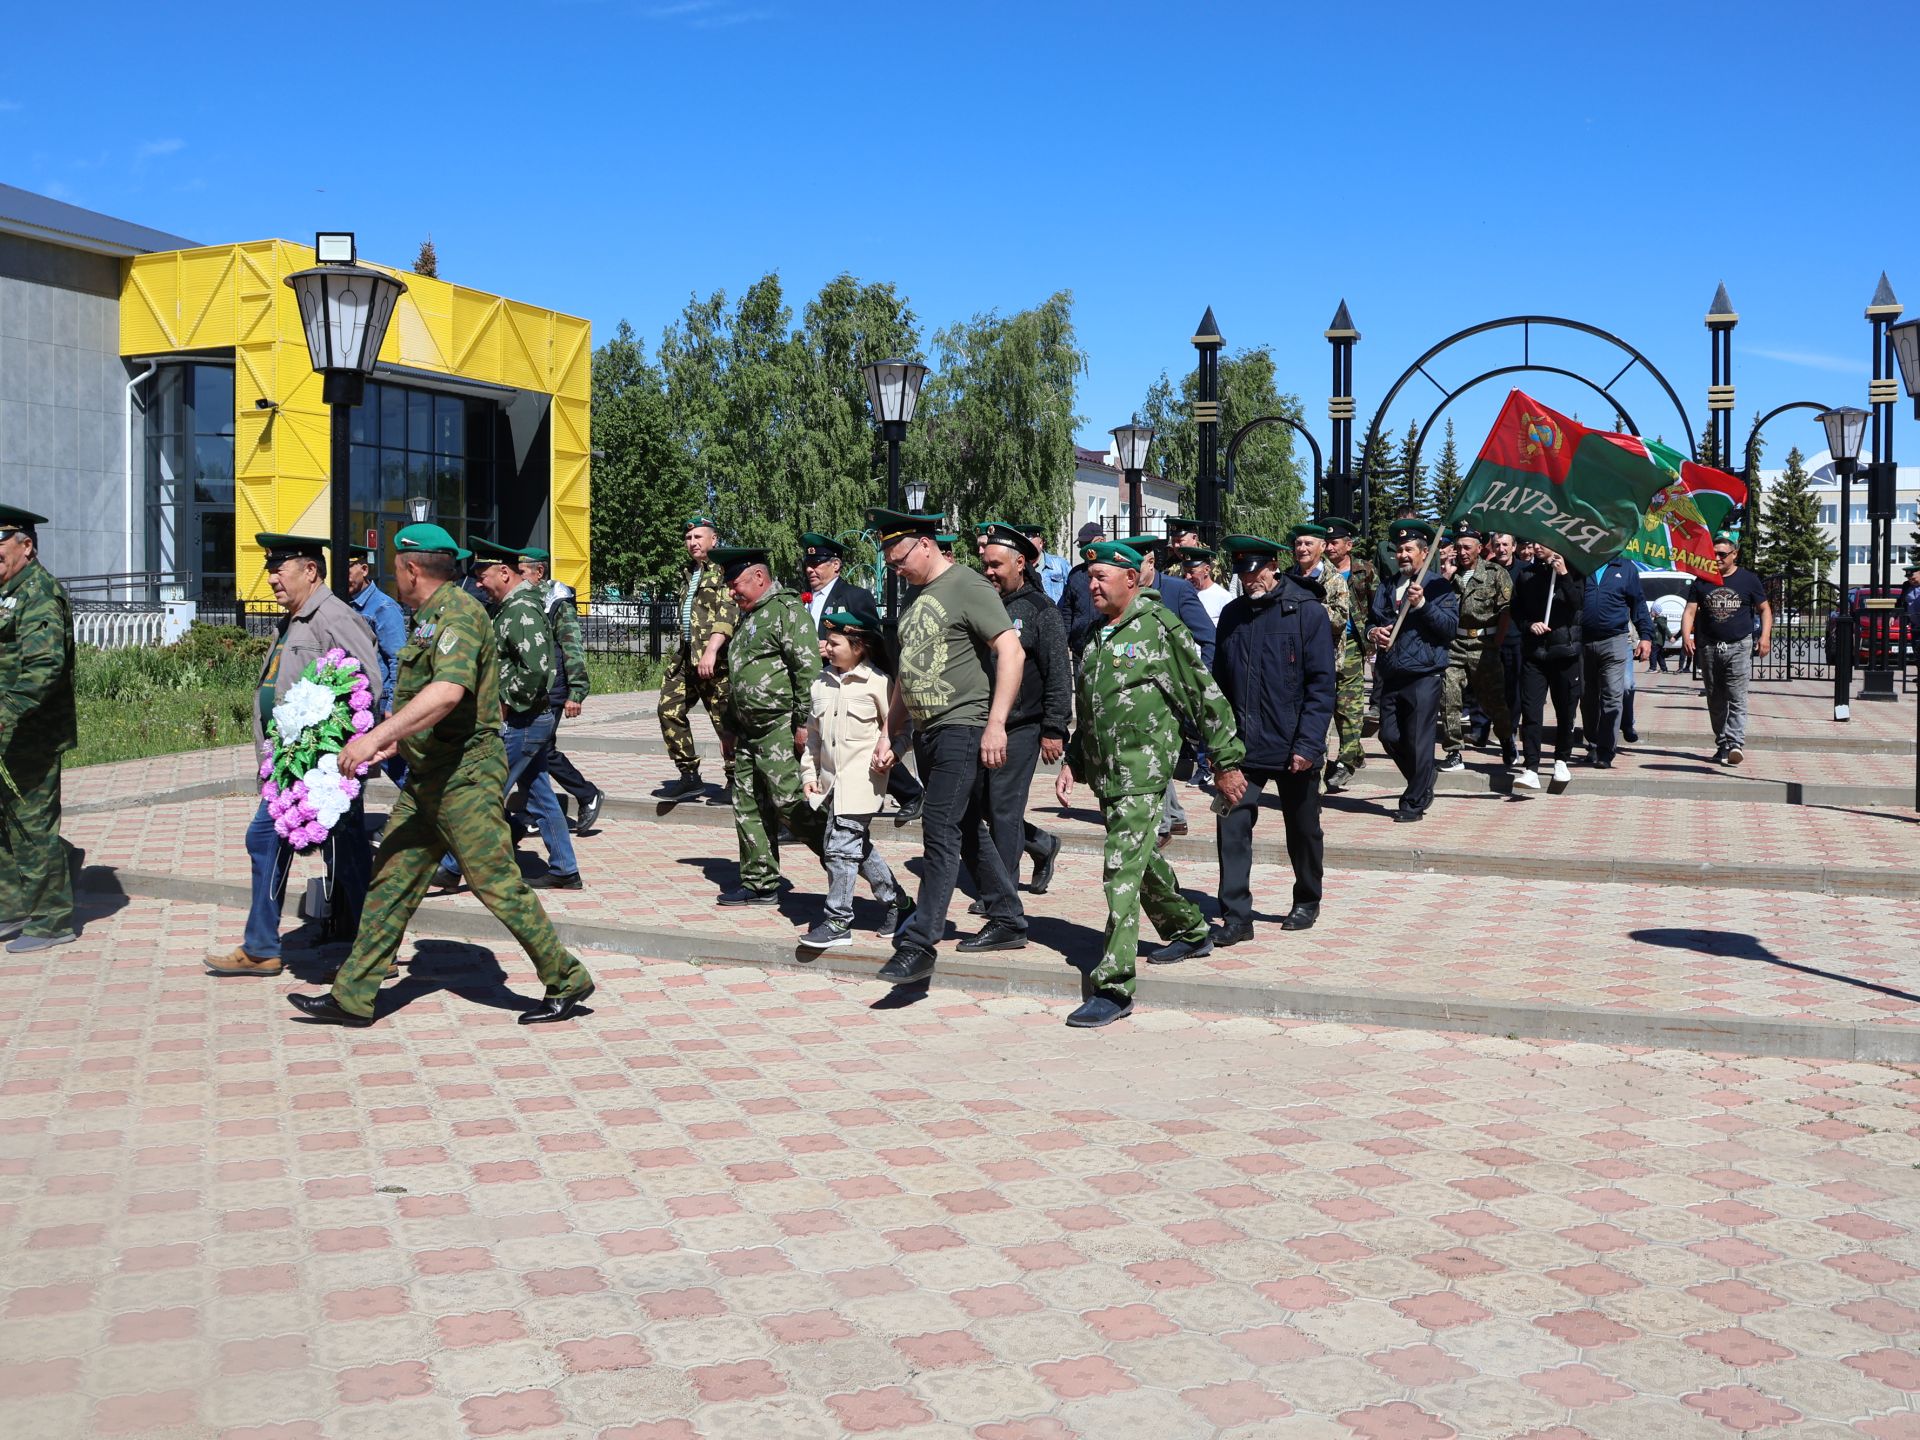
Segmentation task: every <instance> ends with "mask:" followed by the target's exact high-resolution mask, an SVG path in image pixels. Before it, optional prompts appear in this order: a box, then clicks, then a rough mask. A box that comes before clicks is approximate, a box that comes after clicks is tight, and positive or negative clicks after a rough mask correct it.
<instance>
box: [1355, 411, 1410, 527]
mask: <svg viewBox="0 0 1920 1440" xmlns="http://www.w3.org/2000/svg"><path fill="white" fill-rule="evenodd" d="M1353 473H1354V482H1355V485H1356V486H1357V485H1358V483H1359V477H1360V476H1361V475H1363V474H1364V475H1365V476H1366V478H1367V487H1368V489H1369V491H1370V494H1369V496H1368V505H1367V542H1368V543H1369V544H1370V545H1372V546H1373V547H1374V548H1375V549H1378V548H1379V546H1380V544H1381V542H1382V541H1384V540H1385V539H1386V538H1387V525H1388V524H1389V522H1391V521H1392V519H1393V512H1394V511H1395V510H1397V509H1399V508H1400V504H1401V502H1402V501H1403V500H1405V499H1406V494H1407V492H1406V488H1405V486H1404V485H1403V484H1402V483H1401V480H1400V462H1399V461H1398V460H1397V459H1396V458H1395V456H1394V450H1393V430H1392V428H1391V427H1390V426H1385V425H1383V426H1381V427H1380V431H1379V433H1378V434H1375V435H1372V436H1370V437H1369V438H1368V439H1366V440H1363V441H1361V444H1360V456H1359V459H1358V461H1357V462H1356V463H1355V466H1354V472H1353ZM1353 506H1354V514H1353V516H1352V517H1351V518H1352V519H1354V520H1356V521H1357V520H1359V518H1360V514H1359V511H1360V496H1359V492H1358V490H1357V489H1356V491H1355V493H1354V498H1353Z"/></svg>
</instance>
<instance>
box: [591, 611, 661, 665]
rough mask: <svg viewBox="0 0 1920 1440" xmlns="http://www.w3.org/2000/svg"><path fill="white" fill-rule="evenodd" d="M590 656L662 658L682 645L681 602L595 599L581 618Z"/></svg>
mask: <svg viewBox="0 0 1920 1440" xmlns="http://www.w3.org/2000/svg"><path fill="white" fill-rule="evenodd" d="M580 639H581V642H582V643H583V644H584V645H585V646H586V649H587V653H588V654H589V655H645V656H646V657H647V658H648V659H650V660H659V659H663V658H664V657H666V656H668V655H671V654H672V653H673V652H674V651H675V650H677V649H678V648H679V646H680V605H679V602H678V601H674V600H594V601H592V602H590V603H589V604H588V606H587V611H586V613H585V614H584V615H582V616H581V617H580Z"/></svg>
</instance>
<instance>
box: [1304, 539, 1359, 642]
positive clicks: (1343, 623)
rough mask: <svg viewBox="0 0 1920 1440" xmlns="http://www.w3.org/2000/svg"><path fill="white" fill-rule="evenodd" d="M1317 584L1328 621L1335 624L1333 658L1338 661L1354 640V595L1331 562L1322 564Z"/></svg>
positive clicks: (1325, 561)
mask: <svg viewBox="0 0 1920 1440" xmlns="http://www.w3.org/2000/svg"><path fill="white" fill-rule="evenodd" d="M1294 573H1295V574H1296V575H1298V574H1299V573H1300V572H1299V571H1298V570H1296V571H1294ZM1316 583H1317V584H1318V585H1319V586H1320V589H1321V592H1322V594H1321V600H1320V603H1321V604H1322V605H1324V606H1325V607H1326V610H1327V619H1329V620H1331V621H1332V622H1333V656H1334V659H1335V660H1336V661H1337V660H1338V659H1339V658H1340V651H1341V648H1342V647H1343V646H1345V645H1346V644H1347V643H1348V642H1349V640H1351V639H1352V638H1353V635H1352V629H1353V599H1352V595H1351V592H1349V591H1348V589H1347V581H1346V577H1345V576H1343V575H1342V574H1341V573H1340V572H1339V571H1338V570H1336V569H1335V568H1334V566H1333V562H1332V561H1331V560H1322V561H1321V562H1320V578H1319V580H1318V581H1317V582H1316Z"/></svg>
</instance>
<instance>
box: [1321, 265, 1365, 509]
mask: <svg viewBox="0 0 1920 1440" xmlns="http://www.w3.org/2000/svg"><path fill="white" fill-rule="evenodd" d="M1324 333H1325V335H1326V337H1327V343H1328V344H1330V345H1332V346H1333V388H1332V389H1331V390H1330V391H1328V392H1327V418H1328V419H1329V420H1331V421H1332V422H1333V437H1332V444H1331V446H1330V454H1329V457H1328V463H1329V467H1330V470H1331V473H1330V474H1329V475H1328V476H1327V480H1326V485H1325V487H1324V488H1325V490H1326V492H1327V493H1326V494H1325V495H1324V496H1322V495H1321V494H1319V493H1317V492H1316V493H1315V495H1314V497H1313V498H1314V513H1315V514H1319V515H1328V514H1331V515H1339V516H1341V517H1343V518H1344V519H1347V520H1352V519H1354V518H1355V517H1354V514H1353V347H1354V346H1355V345H1358V344H1359V343H1360V332H1359V331H1358V330H1356V329H1354V328H1353V316H1351V315H1349V314H1348V313H1347V302H1346V301H1345V300H1342V301H1341V302H1340V308H1339V309H1338V310H1336V311H1334V312H1333V323H1332V324H1331V325H1329V326H1328V327H1327V328H1326V330H1325V332H1324ZM1370 498H1371V497H1369V496H1367V495H1364V494H1363V495H1361V497H1360V515H1359V525H1360V530H1361V533H1362V534H1364V533H1366V528H1367V506H1368V501H1369V499H1370ZM1322 500H1325V502H1326V503H1325V504H1324V505H1323V504H1322V503H1321V502H1322Z"/></svg>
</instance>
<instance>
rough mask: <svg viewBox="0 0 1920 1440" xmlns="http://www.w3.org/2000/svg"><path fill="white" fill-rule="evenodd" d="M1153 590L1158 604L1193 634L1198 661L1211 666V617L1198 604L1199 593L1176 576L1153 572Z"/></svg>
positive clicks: (1204, 608)
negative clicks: (1177, 617)
mask: <svg viewBox="0 0 1920 1440" xmlns="http://www.w3.org/2000/svg"><path fill="white" fill-rule="evenodd" d="M1152 588H1153V589H1155V590H1157V591H1158V592H1159V593H1160V603H1161V604H1162V605H1164V606H1166V607H1167V609H1169V610H1171V611H1173V613H1174V614H1175V615H1178V616H1179V617H1180V623H1181V624H1183V625H1185V626H1186V627H1187V629H1188V630H1190V631H1191V632H1192V633H1193V638H1194V639H1195V640H1196V641H1197V642H1199V645H1200V659H1201V660H1202V661H1203V662H1204V663H1205V664H1207V665H1212V664H1213V639H1214V635H1213V617H1212V616H1211V615H1209V614H1208V613H1207V607H1206V606H1205V605H1203V604H1201V603H1200V592H1199V591H1198V590H1196V589H1194V588H1193V585H1192V583H1191V582H1189V581H1186V580H1182V579H1181V578H1180V577H1179V576H1178V575H1162V574H1160V573H1159V572H1158V571H1155V572H1154V576H1153V587H1152Z"/></svg>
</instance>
